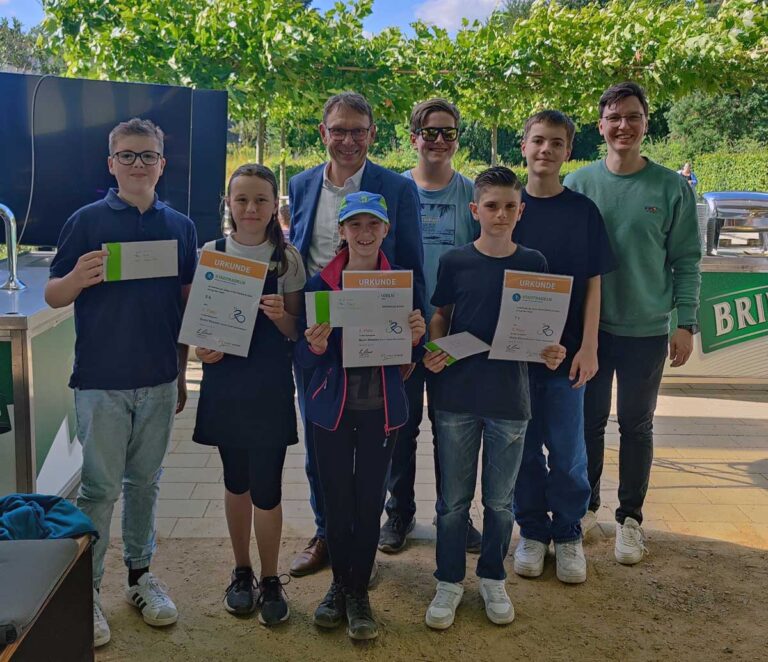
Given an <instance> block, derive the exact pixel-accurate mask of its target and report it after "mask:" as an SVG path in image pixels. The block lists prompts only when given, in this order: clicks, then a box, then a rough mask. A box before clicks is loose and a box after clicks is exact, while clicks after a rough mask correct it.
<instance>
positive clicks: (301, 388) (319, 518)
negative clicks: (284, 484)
mask: <svg viewBox="0 0 768 662" xmlns="http://www.w3.org/2000/svg"><path fill="white" fill-rule="evenodd" d="M293 374H294V377H295V379H296V395H297V397H298V400H299V412H300V413H301V423H302V425H303V426H304V446H305V448H306V450H307V454H306V457H305V460H304V471H305V472H306V474H307V482H309V505H310V506H312V512H313V513H314V514H315V526H316V527H317V529H316V533H315V535H316V536H318V537H319V538H325V505H324V504H323V494H322V491H321V489H320V478H319V477H318V475H317V460H316V458H315V455H316V454H315V441H314V435H313V434H312V432H313V428H314V426H313V425H311V424H310V425H307V417H306V416H305V414H304V396H305V393H306V389H307V387H308V386H309V381H310V380H311V379H312V370H304V368H302V367H301V366H300V365H299V364H298V363H294V364H293Z"/></svg>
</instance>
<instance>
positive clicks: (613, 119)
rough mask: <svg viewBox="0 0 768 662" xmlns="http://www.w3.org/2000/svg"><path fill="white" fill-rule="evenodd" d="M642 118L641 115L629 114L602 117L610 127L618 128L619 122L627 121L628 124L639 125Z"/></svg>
mask: <svg viewBox="0 0 768 662" xmlns="http://www.w3.org/2000/svg"><path fill="white" fill-rule="evenodd" d="M644 117H645V115H643V114H642V113H631V114H630V115H604V116H603V119H604V120H605V121H606V122H607V123H608V124H610V125H611V126H619V125H620V124H621V120H627V123H628V124H640V123H641V122H642V121H643V118H644Z"/></svg>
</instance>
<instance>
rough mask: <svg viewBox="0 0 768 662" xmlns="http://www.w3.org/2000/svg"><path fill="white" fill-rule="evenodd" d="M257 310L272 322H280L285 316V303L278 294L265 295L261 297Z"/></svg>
mask: <svg viewBox="0 0 768 662" xmlns="http://www.w3.org/2000/svg"><path fill="white" fill-rule="evenodd" d="M259 310H261V311H262V312H263V313H264V314H265V315H266V316H267V317H268V318H269V319H271V320H272V321H273V322H275V321H277V320H281V319H283V317H284V316H285V301H284V300H283V297H282V295H280V294H265V295H264V296H262V297H261V303H260V304H259Z"/></svg>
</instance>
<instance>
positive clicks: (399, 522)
mask: <svg viewBox="0 0 768 662" xmlns="http://www.w3.org/2000/svg"><path fill="white" fill-rule="evenodd" d="M414 526H416V522H415V521H414V519H413V518H411V519H410V520H408V521H407V522H406V521H405V520H403V519H402V518H401V517H400V516H399V515H392V516H391V517H389V518H387V521H386V522H384V526H382V527H381V532H380V533H379V549H380V550H381V551H382V552H386V553H387V554H396V553H397V552H399V551H400V550H402V549H403V547H405V539H406V536H407V535H408V534H409V533H410V532H411V531H413V527H414Z"/></svg>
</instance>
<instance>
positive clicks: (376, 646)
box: [96, 527, 768, 662]
mask: <svg viewBox="0 0 768 662" xmlns="http://www.w3.org/2000/svg"><path fill="white" fill-rule="evenodd" d="M604 530H605V527H604ZM590 536H591V537H590V538H589V539H588V541H587V544H586V545H585V550H586V553H587V557H588V562H589V579H588V581H587V582H586V583H585V584H582V585H580V586H566V585H563V584H561V583H560V582H559V581H558V580H557V579H556V577H555V572H554V561H553V559H552V558H548V560H547V565H546V568H545V572H544V575H543V577H541V578H539V579H535V580H524V579H522V578H520V577H517V576H516V575H514V574H513V573H512V572H511V559H509V561H510V563H509V564H508V571H509V572H510V575H509V578H508V591H509V593H510V596H511V598H512V600H513V602H514V604H515V608H516V613H517V616H516V620H515V622H514V623H512V624H511V625H509V626H507V627H498V626H494V625H491V624H490V623H489V622H488V621H487V620H486V618H485V614H484V612H483V609H482V601H481V599H480V597H479V595H478V592H477V580H476V579H475V578H474V563H475V559H476V557H472V556H470V557H469V559H468V561H469V563H468V576H469V579H467V581H466V582H465V587H466V592H465V594H464V598H463V601H462V604H461V606H460V607H459V610H458V612H457V619H456V623H455V625H454V626H453V627H452V628H451V629H450V630H447V631H444V632H433V631H431V630H429V629H428V628H427V627H426V626H425V625H424V620H423V619H424V611H425V609H426V606H427V604H428V603H429V601H430V599H431V597H432V593H433V590H434V579H433V578H432V571H433V569H434V546H433V545H432V544H430V543H412V544H410V545H409V547H408V548H407V549H406V551H404V552H403V553H401V554H399V555H397V556H385V555H382V554H379V563H380V566H381V582H380V583H379V585H378V587H377V588H375V589H374V590H373V591H372V592H371V603H372V605H373V608H374V612H375V614H376V616H377V618H378V620H379V622H380V625H381V633H380V636H379V639H378V640H377V641H375V642H372V643H367V644H363V645H358V644H353V643H352V642H350V640H349V639H348V638H347V637H346V635H345V633H344V631H343V630H342V629H340V630H338V631H335V632H331V633H325V632H319V631H318V630H317V629H316V628H315V627H314V626H313V625H312V622H311V615H312V611H313V610H314V608H315V606H316V604H317V602H318V601H319V600H320V599H321V597H322V595H323V594H324V592H325V590H326V589H327V586H328V583H329V582H330V574H329V572H328V571H325V572H323V573H321V574H320V575H316V576H314V577H307V578H304V579H294V580H293V581H291V583H290V584H288V585H287V586H286V590H287V593H288V596H289V600H290V605H291V618H290V621H289V622H288V623H286V624H285V625H283V626H280V627H279V628H276V629H266V628H264V627H262V626H260V625H259V623H258V621H257V620H256V618H255V617H253V618H249V619H246V620H240V619H237V618H234V617H233V616H231V615H229V614H227V613H226V612H225V611H224V609H223V608H222V606H221V599H222V596H223V592H224V589H225V587H226V584H227V582H228V577H229V566H230V563H231V561H230V557H231V553H230V550H229V542H228V541H226V540H190V539H179V540H162V541H160V547H159V550H158V554H157V557H156V560H155V563H154V566H153V570H154V571H155V572H156V573H157V574H158V575H159V576H160V577H161V578H162V579H163V580H164V581H165V582H166V583H167V584H168V585H169V586H170V589H171V592H172V595H173V597H174V598H175V600H176V603H177V605H178V607H179V610H180V613H181V616H180V619H179V622H178V623H177V624H176V625H174V626H171V627H170V628H166V629H162V630H159V629H153V628H150V627H149V626H146V625H144V623H143V621H141V618H140V616H139V614H138V612H137V611H135V610H134V609H133V608H132V607H130V606H129V605H128V604H126V603H125V602H124V601H123V600H122V591H121V585H120V582H122V581H124V570H123V569H122V566H121V562H120V557H121V554H120V551H119V547H118V545H116V544H115V543H114V542H113V544H112V546H111V548H110V554H109V559H108V571H107V576H106V578H105V581H104V585H103V588H102V596H103V597H102V600H103V602H104V607H105V611H106V613H107V616H108V618H109V621H110V625H111V627H112V642H111V643H110V644H108V645H107V646H106V647H104V648H101V649H99V651H98V653H97V658H96V659H97V660H98V661H99V662H106V661H107V660H119V661H121V662H123V661H128V660H141V661H142V662H151V661H154V660H158V661H162V662H174V661H176V660H179V661H182V660H183V661H187V660H190V661H192V660H194V661H197V660H216V661H218V660H221V661H229V660H232V661H235V662H246V661H250V660H257V661H260V660H264V661H283V660H302V661H305V660H306V661H310V660H311V661H316V660H319V661H325V660H333V661H336V660H382V661H385V660H386V661H388V662H389V661H400V660H403V661H405V660H409V661H414V662H415V661H419V660H440V661H441V662H448V661H452V660H462V661H465V662H470V661H472V662H483V661H485V660H515V659H527V660H598V659H599V660H622V661H628V662H629V661H634V660H662V659H663V660H673V661H674V662H680V661H683V660H697V661H699V660H720V659H732V660H763V659H765V657H764V656H765V651H766V647H767V646H768V609H766V604H767V600H768V598H767V596H768V551H766V550H762V549H753V548H750V547H743V546H739V545H735V544H731V543H727V542H718V541H710V540H704V539H701V538H692V537H686V536H680V535H675V534H670V533H664V532H653V531H652V532H649V542H648V545H649V548H650V552H651V553H650V554H649V556H648V557H646V559H645V561H643V562H642V563H641V564H639V565H637V566H634V567H624V566H620V565H618V564H617V563H616V562H615V561H614V560H613V539H612V538H607V537H604V536H603V535H602V534H601V533H599V532H597V533H592V534H590ZM301 545H302V541H298V540H289V541H284V543H283V550H282V565H287V563H288V560H289V558H290V557H291V556H292V554H293V552H294V551H295V550H298V549H299V548H300V547H301Z"/></svg>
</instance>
